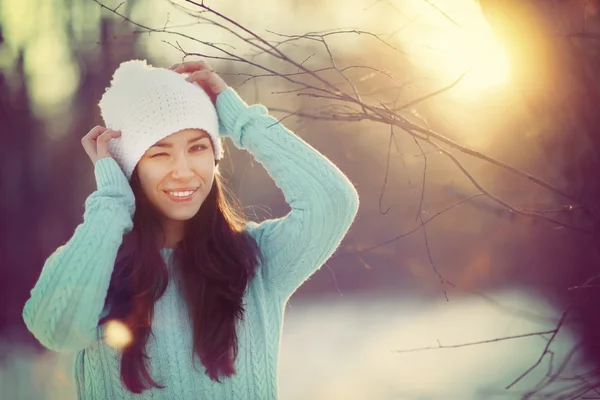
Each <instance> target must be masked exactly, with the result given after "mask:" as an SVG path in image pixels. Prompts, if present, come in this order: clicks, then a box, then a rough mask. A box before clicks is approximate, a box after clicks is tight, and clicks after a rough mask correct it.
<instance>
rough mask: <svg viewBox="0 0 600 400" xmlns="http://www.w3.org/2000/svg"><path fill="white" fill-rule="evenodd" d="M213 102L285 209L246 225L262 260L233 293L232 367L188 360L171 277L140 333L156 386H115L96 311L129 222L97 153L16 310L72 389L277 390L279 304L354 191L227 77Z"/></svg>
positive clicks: (330, 237)
mask: <svg viewBox="0 0 600 400" xmlns="http://www.w3.org/2000/svg"><path fill="white" fill-rule="evenodd" d="M216 106H217V113H218V115H219V122H220V124H221V131H222V132H224V135H225V136H229V137H230V138H231V140H232V141H233V143H234V144H235V145H236V146H237V147H239V148H243V149H246V150H247V151H249V152H250V153H251V154H252V155H253V156H254V158H255V159H256V160H257V161H258V162H260V163H261V164H262V165H263V166H264V167H265V169H266V170H267V171H268V173H269V174H270V176H271V177H272V178H273V179H274V181H275V183H276V184H277V186H278V187H279V188H280V189H281V190H282V192H283V194H284V196H285V199H286V201H287V202H288V203H289V205H290V207H291V212H290V213H289V214H287V215H286V216H285V217H282V218H278V219H270V220H266V221H264V222H262V223H260V224H257V223H255V222H250V223H248V225H247V226H246V229H247V230H248V232H249V233H250V234H251V235H252V236H253V237H254V238H255V240H256V241H257V243H258V245H259V247H260V249H261V251H262V253H263V255H264V262H263V263H262V264H261V265H259V266H258V270H257V274H256V276H255V277H254V279H252V280H251V281H250V282H249V284H248V287H247V289H246V292H245V294H244V304H245V308H246V311H245V314H244V319H243V321H240V322H238V324H237V334H238V338H239V343H238V345H239V353H238V357H237V359H236V361H235V368H236V371H237V373H236V374H235V375H233V376H232V377H230V378H224V379H222V383H217V382H214V381H212V380H210V378H209V377H208V376H207V375H206V373H205V370H204V367H203V366H202V364H201V363H200V362H199V361H198V360H196V362H195V365H196V367H194V366H193V364H192V354H193V353H192V332H191V326H190V322H189V319H188V317H187V316H186V314H185V312H184V311H183V310H184V308H185V304H184V303H183V299H182V296H181V295H180V293H179V292H178V290H177V287H176V285H174V284H172V281H171V282H170V283H169V286H168V288H167V291H166V292H165V294H164V295H163V296H162V297H161V298H160V299H159V300H158V301H157V302H156V304H155V311H154V319H153V322H152V332H153V335H151V336H150V338H149V340H148V343H147V352H148V355H149V357H150V360H149V371H150V372H151V375H152V377H153V378H154V379H155V380H156V381H157V382H158V383H161V384H163V385H165V386H166V388H165V389H151V390H147V391H145V392H143V393H142V394H140V395H134V394H132V393H130V392H128V391H127V390H126V389H125V388H124V387H123V385H122V383H121V380H120V354H119V350H116V349H114V348H112V347H110V346H109V345H108V344H107V343H106V342H105V340H104V327H103V326H102V327H98V320H99V318H100V317H101V316H102V315H103V312H104V310H103V308H104V300H105V297H106V293H107V290H108V285H109V282H110V278H111V273H112V271H113V266H114V262H115V258H116V254H117V251H118V249H119V246H120V244H121V242H122V237H123V234H124V233H126V232H128V231H129V230H131V228H132V226H133V222H132V216H133V213H134V211H135V210H134V205H135V201H134V199H133V194H132V192H131V190H130V188H129V183H128V181H127V179H126V178H125V176H124V174H123V172H122V171H121V170H120V169H119V167H118V165H117V163H116V162H115V161H114V159H112V158H103V159H101V160H99V161H98V162H97V163H96V166H95V168H94V173H95V177H96V182H97V190H96V191H94V192H93V193H92V194H91V195H90V196H89V197H88V198H87V199H86V202H85V212H84V215H83V222H82V223H81V224H80V225H79V226H78V227H77V228H76V230H75V232H74V234H73V236H72V238H71V239H70V240H69V241H68V242H67V243H66V244H65V245H64V246H61V247H59V248H58V249H57V250H56V251H55V252H54V253H53V254H52V255H51V256H50V257H49V258H48V259H47V260H46V262H45V265H44V267H43V269H42V272H41V275H40V277H39V280H38V282H37V283H36V285H35V287H34V288H33V290H32V291H31V296H30V298H29V300H28V301H27V303H26V304H25V307H24V310H23V318H24V320H25V323H26V325H27V327H28V328H29V330H30V331H31V332H32V333H33V334H34V335H35V337H36V338H37V339H38V340H39V341H40V343H42V344H43V345H44V346H45V347H47V348H48V349H50V350H54V351H69V352H73V354H74V356H75V363H74V374H75V379H76V386H77V391H78V396H79V398H81V399H85V400H96V399H97V400H107V399H164V400H174V399H183V400H188V399H189V400H199V399H207V400H208V399H210V400H215V399H253V400H268V399H276V398H277V358H278V351H279V343H280V336H281V331H282V324H283V315H284V308H285V304H286V302H287V300H288V299H289V297H290V296H291V295H292V294H293V292H294V291H295V290H296V289H297V288H298V287H299V286H300V285H301V284H302V283H303V282H304V281H305V280H306V279H308V277H309V276H311V275H312V274H313V273H314V272H315V271H316V270H317V269H318V268H319V267H320V266H321V265H322V264H323V263H324V262H325V261H326V260H327V259H328V258H329V257H330V256H331V255H332V253H333V252H334V251H335V250H336V248H337V247H338V246H339V244H340V242H341V240H342V238H343V237H344V235H345V234H346V232H347V230H348V229H349V227H350V225H351V224H352V222H353V220H354V218H355V215H356V213H357V209H358V196H357V193H356V191H355V189H354V187H353V186H352V184H351V183H350V182H349V181H348V179H347V178H346V177H345V176H344V175H343V174H342V173H341V172H340V171H339V169H338V168H337V167H335V166H334V165H333V164H332V163H331V162H330V161H329V160H327V159H326V158H325V157H323V156H322V155H321V154H319V153H318V152H317V151H316V150H315V149H313V148H312V147H311V146H309V145H308V144H306V143H305V142H304V141H302V140H301V139H300V138H299V137H297V136H296V135H294V134H293V133H292V132H290V131H289V130H287V129H286V128H285V127H284V126H283V125H282V124H281V123H278V122H277V121H276V120H275V119H274V118H272V117H270V116H269V115H268V113H267V110H266V109H265V108H264V107H263V106H261V105H253V106H248V105H247V104H245V103H244V102H243V101H242V100H241V99H240V98H239V97H238V95H237V93H236V92H235V91H234V90H233V89H231V88H229V89H227V90H225V91H224V92H222V93H221V94H220V95H219V96H218V98H217V105H216ZM161 254H162V256H163V258H164V259H165V261H166V264H167V265H168V266H169V267H170V268H171V267H172V266H171V255H172V250H170V249H162V250H161Z"/></svg>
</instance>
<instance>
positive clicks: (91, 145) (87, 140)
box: [81, 125, 121, 165]
mask: <svg viewBox="0 0 600 400" xmlns="http://www.w3.org/2000/svg"><path fill="white" fill-rule="evenodd" d="M120 136H121V132H119V131H113V130H110V129H107V128H105V127H103V126H100V125H97V126H95V127H94V128H92V130H91V131H89V132H88V133H87V134H86V135H85V136H84V137H83V138H82V139H81V144H82V145H83V148H84V150H85V152H86V153H87V155H88V156H89V157H90V160H92V163H93V164H94V165H96V161H98V160H100V159H101V158H104V157H111V154H110V152H109V151H108V141H109V140H110V139H113V138H118V137H120Z"/></svg>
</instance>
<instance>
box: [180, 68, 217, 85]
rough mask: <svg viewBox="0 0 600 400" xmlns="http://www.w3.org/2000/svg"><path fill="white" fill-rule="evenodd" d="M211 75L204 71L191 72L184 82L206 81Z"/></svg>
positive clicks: (209, 72)
mask: <svg viewBox="0 0 600 400" xmlns="http://www.w3.org/2000/svg"><path fill="white" fill-rule="evenodd" d="M211 75H212V72H211V71H209V70H206V69H204V70H201V71H196V72H192V73H191V74H190V75H189V76H188V77H187V78H185V80H186V81H188V82H198V81H207V80H208V79H210V77H211ZM198 83H200V82H198Z"/></svg>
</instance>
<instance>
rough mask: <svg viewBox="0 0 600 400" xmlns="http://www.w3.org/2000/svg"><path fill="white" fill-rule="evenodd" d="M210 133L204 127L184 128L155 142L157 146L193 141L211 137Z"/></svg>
mask: <svg viewBox="0 0 600 400" xmlns="http://www.w3.org/2000/svg"><path fill="white" fill-rule="evenodd" d="M209 137H210V136H209V135H208V133H207V132H206V131H205V130H203V129H183V130H181V131H178V132H175V133H173V134H171V135H169V136H167V137H166V138H164V139H162V140H159V141H158V142H156V143H155V144H154V146H156V147H163V146H162V145H172V144H175V143H185V142H188V143H191V142H195V141H196V140H199V139H203V138H209Z"/></svg>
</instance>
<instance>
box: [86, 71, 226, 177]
mask: <svg viewBox="0 0 600 400" xmlns="http://www.w3.org/2000/svg"><path fill="white" fill-rule="evenodd" d="M110 84H111V86H110V87H108V88H106V91H105V92H104V94H103V95H102V99H101V100H100V103H99V104H98V105H99V106H100V112H101V114H102V118H103V119H104V123H105V126H106V127H107V128H108V129H112V130H117V131H121V136H120V137H119V138H115V139H111V140H110V141H109V146H108V150H109V151H110V154H111V155H112V156H113V158H114V159H115V160H116V161H117V163H118V164H119V166H120V167H121V169H122V170H123V172H124V173H125V176H127V179H131V175H132V173H133V170H134V169H135V166H136V165H137V163H138V161H139V160H140V158H141V157H142V156H143V155H144V153H145V152H146V150H148V149H149V148H150V147H151V146H152V145H153V144H155V143H156V142H158V141H159V140H162V139H164V138H165V137H167V136H169V135H171V134H173V133H176V132H178V131H180V130H182V129H203V130H205V131H206V132H207V133H208V134H209V135H210V138H211V140H212V144H213V149H214V152H215V159H216V160H220V159H221V158H222V156H223V146H222V144H221V139H220V137H219V119H218V116H217V111H216V109H215V106H214V105H213V103H212V101H211V99H210V97H208V94H207V93H206V92H205V91H204V89H202V87H200V86H199V85H198V84H196V83H191V82H188V81H186V80H185V76H183V75H182V74H179V73H177V72H175V71H171V70H169V69H165V68H155V67H152V66H150V65H148V64H147V63H146V61H145V60H131V61H126V62H124V63H122V64H121V65H120V66H119V67H118V68H117V69H116V71H115V73H114V74H113V77H112V80H111V82H110Z"/></svg>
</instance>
